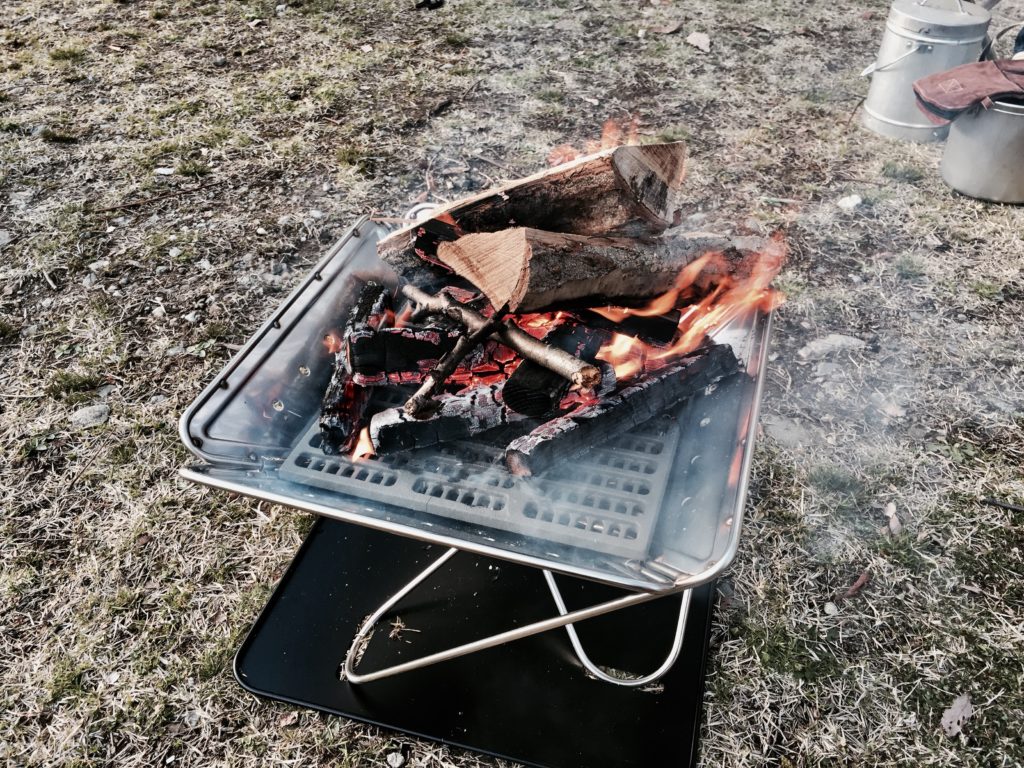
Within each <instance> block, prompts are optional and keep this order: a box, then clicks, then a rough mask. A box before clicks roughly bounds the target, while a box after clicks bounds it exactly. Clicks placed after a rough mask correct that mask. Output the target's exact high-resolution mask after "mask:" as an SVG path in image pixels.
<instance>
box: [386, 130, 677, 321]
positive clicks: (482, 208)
mask: <svg viewBox="0 0 1024 768" xmlns="http://www.w3.org/2000/svg"><path fill="white" fill-rule="evenodd" d="M685 159H686V149H685V146H684V145H683V143H682V142H673V143H669V144H647V145H644V146H626V147H616V148H614V149H608V150H604V151H602V152H598V153H596V154H593V155H586V156H584V157H581V158H579V159H578V160H575V161H573V162H570V163H566V164H564V165H559V166H557V167H555V168H550V169H548V170H545V171H542V172H540V173H537V174H534V175H533V176H528V177H526V178H524V179H520V180H518V181H513V182H510V183H508V184H506V185H504V186H502V187H498V188H496V189H491V190H488V191H486V192H482V193H480V194H478V195H474V196H473V197H469V198H466V199H465V200H459V201H457V202H454V203H452V204H450V205H446V206H444V207H442V208H440V209H438V210H437V211H435V212H434V213H433V215H432V216H431V217H430V218H429V219H427V220H425V221H422V222H417V223H416V224H412V225H410V226H407V227H405V228H403V229H400V230H398V231H397V232H395V233H393V234H392V235H389V236H388V237H386V238H385V239H383V240H381V241H380V243H379V244H378V246H377V253H378V255H379V256H380V257H381V259H382V260H383V261H384V262H385V263H387V264H388V265H389V266H390V267H392V268H393V269H394V270H395V271H396V272H397V273H398V274H399V275H400V276H402V277H404V278H406V279H408V280H409V281H410V282H413V283H416V284H417V285H419V286H420V287H422V288H424V289H428V290H429V289H430V288H432V287H433V285H432V284H431V281H430V280H429V279H428V278H429V272H430V270H429V268H428V267H427V265H426V264H425V262H424V260H426V261H427V262H430V261H433V260H434V256H435V253H436V247H437V243H438V242H439V241H444V240H454V239H456V238H458V237H459V236H460V235H462V234H465V233H475V232H496V231H498V230H502V229H506V228H508V227H515V226H519V227H534V228H536V229H542V230H547V231H550V232H571V233H574V234H577V235H612V236H623V237H644V236H650V235H655V234H657V233H659V232H662V231H664V230H665V229H667V228H668V227H672V226H677V225H678V224H679V223H680V221H681V218H682V212H681V208H682V203H681V198H682V192H681V188H682V182H683V177H684V164H685ZM417 273H419V277H418V278H417V276H416V275H417ZM424 273H427V274H424ZM499 306H500V305H499Z"/></svg>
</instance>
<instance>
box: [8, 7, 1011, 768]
mask: <svg viewBox="0 0 1024 768" xmlns="http://www.w3.org/2000/svg"><path fill="white" fill-rule="evenodd" d="M411 6H412V3H411V1H409V0H405V1H403V2H400V3H399V2H390V1H388V0H384V1H382V2H377V3H371V4H360V3H355V2H348V1H347V0H337V1H335V0H303V1H302V2H295V1H294V0H292V2H288V3H287V7H286V8H285V9H284V10H283V12H280V13H278V12H277V11H276V7H277V3H275V2H269V1H267V0H225V1H224V2H213V0H160V1H152V0H138V1H137V2H128V1H127V0H126V1H124V2H112V1H110V2H108V1H105V0H103V1H99V0H97V1H95V2H89V1H87V0H74V1H73V0H63V1H60V0H46V1H45V2H44V0H9V1H8V2H5V3H3V4H2V7H0V36H2V44H3V47H2V49H0V50H2V54H0V230H3V231H4V232H7V233H9V235H10V237H11V238H12V242H11V243H10V244H8V245H6V246H3V247H2V250H0V440H2V443H3V446H4V448H3V458H2V461H0V498H2V500H3V501H2V503H3V514H2V519H0V526H2V530H0V559H2V568H3V571H2V577H0V713H2V714H0V757H2V758H3V759H4V760H5V762H6V763H7V764H8V765H12V766H15V765H17V766H24V765H56V764H61V765H68V766H72V765H74V766H93V765H118V766H132V765H154V764H156V763H157V762H161V763H167V762H168V761H169V760H170V758H172V757H173V758H175V760H176V762H174V764H175V765H178V764H185V765H238V766H250V765H268V764H271V765H278V764H292V763H296V764H298V763H303V764H331V765H339V766H356V765H359V766H362V765H383V764H384V755H386V753H387V752H389V751H391V750H393V749H394V748H395V747H396V745H398V744H399V743H400V742H401V743H403V744H406V745H408V747H409V750H410V764H413V765H421V766H435V765H436V766H444V765H458V766H471V765H486V764H492V763H491V762H489V761H482V760H481V761H478V760H477V759H476V758H473V757H471V756H466V755H463V754H455V753H452V752H450V751H448V750H444V749H440V748H437V747H434V746H432V745H430V744H426V743H421V742H414V741H411V740H408V739H399V737H396V736H393V735H390V734H382V733H379V732H377V731H375V730H374V729H371V728H366V727H363V726H360V725H356V724H353V723H349V722H346V721H342V720H339V719H326V718H322V717H320V716H317V715H314V714H310V713H303V714H302V715H301V716H300V717H299V719H298V722H297V723H296V724H294V726H291V727H285V726H286V725H290V724H289V723H288V721H284V720H282V719H281V718H282V715H284V714H285V713H286V711H287V710H286V709H285V708H282V707H276V706H271V705H267V704H264V703H261V702H257V701H255V700H253V699H251V698H250V697H249V696H248V695H247V694H245V693H243V692H242V691H241V689H240V688H239V687H238V686H237V685H236V684H235V683H234V682H233V680H232V678H231V675H230V671H229V662H230V658H231V654H232V652H233V650H234V648H235V647H236V646H237V644H238V642H239V639H240V635H241V633H242V632H243V631H244V629H245V628H246V627H247V626H248V624H249V622H250V621H251V620H252V619H253V617H254V616H255V614H256V612H257V611H258V609H259V607H260V606H261V604H262V601H263V600H264V599H265V597H266V596H267V594H268V590H269V588H270V586H271V585H272V584H273V582H274V580H275V579H276V578H277V577H278V576H279V575H280V573H281V571H282V569H283V567H284V566H285V565H286V564H287V562H288V561H289V559H290V558H291V556H292V554H293V553H294V551H295V549H296V547H297V546H298V544H299V541H300V539H301V534H302V532H303V530H305V527H306V524H307V523H306V520H305V519H304V518H303V517H302V516H300V515H296V514H293V513H291V512H288V511H285V510H282V509H278V508H274V507H269V506H266V505H257V504H253V503H249V502H247V501H244V500H242V499H232V498H227V497H225V496H224V495H222V494H213V493H206V492H204V491H202V490H199V489H197V488H194V487H190V486H188V485H185V484H184V483H182V482H181V481H180V480H178V479H177V477H176V475H175V470H176V469H177V468H178V467H179V466H181V465H182V464H183V463H185V462H186V461H187V455H186V452H185V450H184V449H183V448H182V447H181V446H180V445H179V442H178V438H177V434H176V426H175V422H176V417H177V415H178V414H179V413H180V411H181V410H182V409H183V408H184V407H185V405H186V404H187V403H188V402H189V401H190V400H191V399H192V398H193V397H194V396H195V395H196V393H198V391H199V389H200V388H201V386H202V385H203V383H204V382H206V381H207V380H208V379H209V378H210V377H211V376H212V375H213V373H214V372H215V371H216V370H217V369H218V367H219V366H221V365H222V364H223V363H224V361H225V359H226V358H227V356H228V355H229V353H230V347H229V346H228V345H231V344H237V343H239V342H241V341H242V340H243V339H244V338H245V337H246V335H247V334H248V333H249V332H250V331H251V330H252V329H253V328H254V327H255V326H256V325H257V324H258V322H259V321H260V319H261V318H262V317H264V316H265V315H266V314H267V312H268V308H269V307H270V306H271V305H273V304H274V303H275V302H276V301H278V300H279V299H280V298H281V296H282V295H283V292H284V291H286V290H287V288H288V287H289V286H290V285H292V284H293V283H294V281H295V280H296V279H297V278H298V277H299V276H300V275H301V274H302V273H303V271H304V270H305V269H306V268H307V267H308V266H309V265H310V264H311V263H312V262H313V261H314V260H315V258H316V256H317V253H318V251H319V249H320V248H321V246H322V244H323V243H326V242H329V241H330V240H331V239H332V238H333V237H334V236H335V235H336V234H338V233H339V232H340V231H341V230H342V229H344V228H345V227H346V226H347V225H348V224H349V223H351V221H352V219H353V217H354V216H355V215H356V214H357V213H359V212H364V211H368V210H371V209H380V210H382V211H384V212H385V213H389V214H394V213H397V212H400V211H401V210H403V209H404V208H405V207H406V206H407V205H408V204H409V203H410V202H411V201H412V200H413V199H414V198H416V197H417V196H419V195H424V194H429V195H430V196H431V197H432V199H443V198H448V197H454V196H457V195H461V194H464V193H465V192H467V191H470V190H472V189H476V188H479V187H482V186H486V185H489V184H491V183H492V182H493V181H495V180H496V179H497V178H501V177H508V176H512V175H516V174H518V173H520V172H525V171H529V170H533V169H535V168H537V167H539V166H540V165H541V164H542V162H543V156H544V154H545V152H546V150H547V148H549V147H550V146H552V145H554V144H557V143H560V142H563V141H566V140H581V139H584V138H589V137H590V136H591V135H592V133H593V131H594V129H595V126H597V125H599V124H600V122H601V121H602V120H603V119H604V118H606V117H608V116H609V115H612V116H616V115H625V114H628V113H635V114H639V115H641V116H642V117H643V118H644V123H643V131H644V132H645V133H646V134H647V135H654V134H659V133H662V134H665V135H669V136H672V137H686V138H687V139H688V140H689V141H690V145H691V149H692V154H693V156H694V161H693V165H692V172H691V178H690V183H691V188H692V190H693V191H692V196H691V200H692V208H691V213H693V214H694V216H693V218H692V219H691V221H692V222H693V223H695V224H697V223H699V225H700V226H701V227H702V228H708V229H714V228H717V229H728V230H732V231H738V232H742V231H767V230H769V229H772V228H775V227H780V226H781V227H784V228H785V229H786V230H787V232H788V234H789V238H790V241H791V243H792V246H793V258H792V263H791V266H790V268H789V271H788V273H787V274H786V275H785V276H784V279H783V283H784V286H785V288H786V290H787V291H788V292H789V295H790V300H789V304H788V306H787V307H786V309H785V310H784V311H783V312H782V313H781V315H780V317H779V323H778V325H777V332H776V346H775V350H776V354H775V359H774V362H773V364H772V368H771V382H772V383H771V386H770V389H769V392H768V394H767V400H766V412H767V415H768V416H770V417H772V418H773V419H774V420H775V421H776V423H778V421H779V420H784V422H783V423H784V424H786V425H788V427H789V430H790V431H789V434H792V430H793V428H794V425H795V426H796V427H797V428H799V429H800V430H802V434H803V436H804V443H805V444H804V445H802V446H797V445H794V444H793V443H792V442H791V441H789V440H787V439H786V436H785V434H784V431H778V430H776V429H774V428H773V430H772V434H774V435H778V436H781V439H782V442H779V441H778V440H776V439H774V438H773V437H772V436H771V435H769V437H768V438H766V439H765V440H764V441H762V445H761V448H760V449H759V461H758V462H757V469H756V478H755V480H756V481H755V488H754V494H753V498H752V501H751V507H752V513H751V515H750V522H749V525H748V527H747V530H746V533H745V538H744V543H743V546H742V549H741V552H740V554H739V557H738V559H737V561H736V564H735V565H734V567H733V568H732V570H731V572H730V575H729V576H728V578H727V579H726V580H725V581H724V582H723V584H722V593H723V599H722V601H721V605H720V610H719V613H718V620H717V624H716V627H715V634H714V637H715V649H714V657H713V663H712V671H711V677H710V690H709V695H708V706H707V724H706V727H705V729H704V742H703V754H704V763H705V764H706V765H708V766H714V765H729V766H741V765H762V764H768V765H839V764H844V765H846V764H848V765H897V764H906V763H908V762H914V763H917V764H921V765H936V766H939V765H941V766H946V765H952V764H957V765H961V764H962V765H978V766H1003V765H1005V766H1011V765H1020V764H1022V762H1024V743H1022V736H1021V729H1020V723H1021V722H1022V721H1024V694H1022V688H1024V671H1022V666H1021V648H1022V647H1024V629H1022V616H1021V610H1022V603H1024V594H1022V587H1021V584H1022V577H1024V554H1022V549H1024V517H1022V515H1021V514H1020V513H1019V512H1013V511H1008V510H1003V509H1000V508H997V507H991V506H986V505H983V504H981V503H980V502H979V500H980V499H981V498H983V497H997V498H1001V499H1005V500H1008V501H1011V502H1015V503H1017V504H1021V503H1022V502H1024V481H1022V478H1021V465H1022V462H1024V451H1022V448H1021V445H1022V438H1024V434H1022V432H1024V383H1022V382H1024V364H1022V355H1021V351H1020V350H1021V349H1022V348H1024V338H1022V336H1024V332H1022V324H1021V322H1020V318H1021V316H1022V314H1024V282H1022V279H1021V270H1022V264H1024V244H1022V240H1021V238H1020V233H1021V232H1022V231H1024V215H1022V212H1021V211H1020V210H1019V209H1016V208H1011V207H1003V206H995V205H988V204H984V203H980V202H976V201H972V200H967V199H964V198H960V197H958V196H956V195H954V194H953V193H951V192H950V191H949V190H948V189H946V188H945V187H944V186H943V184H942V183H941V181H940V180H939V179H938V177H937V174H936V168H937V164H938V159H939V157H940V152H941V149H940V148H938V147H933V146H926V147H912V146H905V145H901V144H896V143H891V142H888V141H886V140H883V139H881V138H878V137H875V136H872V135H869V134H866V133H864V132H863V131H861V130H859V129H858V128H857V126H856V124H855V123H854V124H852V125H850V124H848V119H849V117H850V114H851V112H852V111H853V109H854V107H855V105H856V104H857V100H858V98H859V97H860V95H862V94H863V93H864V91H865V85H864V83H863V82H862V81H860V80H858V79H857V77H856V75H855V72H856V70H858V69H859V68H860V67H861V66H863V64H866V63H867V62H869V61H870V60H871V57H872V55H873V53H874V51H875V49H876V47H877V42H878V39H879V36H880V34H881V32H880V30H881V24H882V21H881V20H882V18H883V17H884V7H883V4H882V3H881V2H877V1H876V0H871V1H870V2H868V1H867V0H859V2H856V3H853V4H852V5H851V4H841V5H837V4H835V3H831V2H826V1H825V0H808V2H804V3H800V4H799V5H793V6H792V7H788V8H787V9H786V10H788V13H784V12H780V9H779V8H778V7H777V5H776V4H772V3H768V2H767V0H753V1H752V2H743V3H740V2H725V1H722V2H710V1H709V0H703V2H698V3H696V4H694V3H690V4H687V5H671V4H658V5H653V4H650V3H645V4H640V5H638V4H627V5H623V4H621V3H613V2H607V1H606V0H600V1H599V2H596V3H587V4H577V3H575V2H568V0H553V2H550V3H543V4H540V3H536V4H535V3H526V2H520V3H512V4H508V3H498V2H493V0H488V1H487V2H481V3H469V2H464V1H463V0H449V2H448V5H447V6H446V7H445V8H444V9H442V10H440V11H435V12H415V11H413V10H412V8H411ZM867 10H873V11H874V15H873V16H872V17H871V18H865V16H864V12H865V11H867ZM998 11H999V14H998V16H999V18H998V19H997V22H999V23H1000V24H1001V23H1005V22H1006V21H1007V20H1009V19H1012V18H1016V17H1024V8H1022V6H1021V3H1020V2H1013V1H1011V0H1006V2H1004V3H1003V4H1002V5H1001V6H999V9H998ZM675 20H682V21H683V22H684V25H683V30H682V32H681V33H677V34H674V35H662V34H659V33H657V32H655V31H653V30H654V29H655V28H657V27H661V26H665V25H666V24H668V23H669V22H672V21H675ZM640 30H645V34H644V36H643V37H642V38H641V37H639V32H640ZM695 30H696V31H706V32H708V33H710V34H711V36H712V39H713V48H712V52H711V53H710V54H706V55H705V54H701V53H699V52H698V51H696V50H695V49H693V48H691V47H690V46H688V45H686V44H685V43H684V42H683V38H684V37H685V35H686V34H687V33H688V32H690V31H695ZM366 46H369V49H368V50H365V47H366ZM447 99H451V103H450V105H445V104H444V102H445V101H446V100H447ZM480 158H484V159H480ZM158 169H168V170H169V174H170V175H163V174H165V173H168V171H159V172H158ZM852 193H856V194H859V195H860V196H861V197H863V198H864V200H865V203H864V204H863V205H862V206H861V207H859V208H858V209H856V210H855V211H853V212H844V211H842V210H840V209H839V208H838V207H836V205H835V201H836V200H837V199H838V198H840V197H842V196H845V195H848V194H852ZM135 201H143V202H142V203H141V204H138V205H134V204H133V203H134V202H135ZM147 201H148V202H147ZM787 201H797V202H787ZM116 206H125V207H121V208H116ZM831 332H837V333H846V334H851V335H855V336H858V337H860V338H862V339H864V340H866V341H868V342H869V343H868V346H867V347H866V348H865V349H864V350H862V351H860V352H856V353H843V354H841V355H840V356H839V357H838V358H837V359H831V360H827V361H824V363H826V364H820V363H818V362H809V363H804V362H800V361H799V358H798V357H797V356H796V354H795V353H796V350H798V349H799V348H800V347H801V346H802V345H803V344H804V343H806V342H807V341H808V340H809V339H811V338H814V337H817V336H822V335H825V334H827V333H831ZM97 402H105V403H107V404H108V405H109V406H110V408H111V415H110V418H109V421H107V422H106V423H105V424H103V425H101V426H98V427H94V428H92V429H88V430H80V431H76V430H74V429H72V428H71V427H70V425H69V417H70V415H71V414H72V413H73V412H74V411H75V410H76V409H78V408H80V407H82V406H83V405H88V404H93V403H97ZM890 502H893V503H895V505H896V510H897V515H898V517H899V519H900V521H901V523H902V526H903V529H902V532H900V533H899V534H898V535H892V534H891V533H888V532H886V530H885V529H886V526H887V518H886V516H885V514H884V513H883V512H884V509H885V507H886V505H887V504H888V503H890ZM864 570H868V571H869V572H870V574H871V580H870V582H869V584H868V585H867V586H866V587H864V588H863V590H861V591H860V593H859V594H857V595H856V596H855V597H852V598H850V599H846V600H844V599H840V598H839V597H837V595H841V594H842V593H843V592H845V591H846V590H847V588H848V587H849V586H850V585H851V584H852V583H853V582H854V581H855V580H856V579H857V577H858V575H859V574H861V573H862V572H863V571H864ZM962 692H969V693H971V695H972V698H973V701H974V704H975V707H976V714H975V715H974V717H973V718H972V719H971V720H970V721H969V722H968V724H967V726H966V727H965V732H964V734H963V735H962V736H960V737H957V738H948V737H946V736H944V735H942V733H941V731H940V730H939V719H940V717H941V714H942V711H943V709H944V708H945V707H947V706H948V705H949V704H950V703H951V702H952V700H953V698H954V697H955V696H957V695H958V694H960V693H962Z"/></svg>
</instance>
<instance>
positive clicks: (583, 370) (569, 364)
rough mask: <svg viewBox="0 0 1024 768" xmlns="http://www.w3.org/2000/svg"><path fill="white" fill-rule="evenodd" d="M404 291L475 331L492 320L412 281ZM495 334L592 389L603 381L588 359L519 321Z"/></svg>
mask: <svg viewBox="0 0 1024 768" xmlns="http://www.w3.org/2000/svg"><path fill="white" fill-rule="evenodd" d="M402 293H404V294H405V296H406V297H407V298H408V299H409V300H410V301H413V302H415V303H416V304H417V306H419V307H420V308H423V309H426V310H430V311H434V312H438V313H443V314H446V315H448V316H449V317H452V318H453V319H456V320H457V321H458V322H459V323H460V324H462V325H464V326H465V327H466V328H469V329H470V330H471V331H475V330H477V329H479V328H481V327H483V326H484V325H485V324H486V323H487V322H488V320H487V318H486V317H484V316H483V315H481V314H480V313H478V312H474V311H473V310H472V309H469V308H468V307H466V306H465V305H463V304H460V303H459V302H457V301H454V300H453V299H451V298H449V297H448V296H444V295H438V296H430V295H428V294H426V293H424V292H423V291H421V290H419V289H418V288H416V287H415V286H412V285H406V286H404V287H403V288H402ZM494 337H495V338H496V339H497V340H499V341H500V342H501V343H502V344H504V345H505V346H507V347H509V348H511V349H514V350H515V351H516V352H518V353H519V354H520V355H522V356H523V357H524V358H526V359H527V360H533V361H534V362H535V363H538V364H540V365H543V366H544V367H545V368H548V369H550V370H552V371H554V372H555V373H557V374H558V375H559V376H563V377H564V378H566V379H568V380H569V381H571V382H572V383H573V384H576V385H578V386H581V387H583V388H585V389H589V388H593V387H596V386H597V385H598V384H600V383H601V372H600V370H598V369H597V368H596V367H595V366H593V365H590V364H589V363H585V362H583V361H582V360H579V359H578V358H575V357H573V356H572V355H570V354H568V353H567V352H563V351H562V350H560V349H555V348H552V347H549V346H547V345H546V344H544V343H542V342H540V341H537V339H535V338H533V337H532V336H531V335H530V334H528V333H526V332H525V331H523V330H522V329H520V328H518V327H516V326H515V325H512V324H503V325H501V326H499V328H498V330H497V331H495V333H494Z"/></svg>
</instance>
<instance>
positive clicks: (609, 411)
mask: <svg viewBox="0 0 1024 768" xmlns="http://www.w3.org/2000/svg"><path fill="white" fill-rule="evenodd" d="M738 367H739V365H738V362H737V360H736V356H735V355H734V354H733V352H732V348H731V347H729V346H727V345H724V344H716V345H714V346H710V347H703V348H701V349H698V350H697V351H695V352H692V353H690V354H689V355H686V356H685V357H682V358H680V359H679V360H678V361H676V362H675V363H674V364H673V365H672V366H670V367H668V368H664V369H662V370H660V371H657V372H655V373H653V374H651V375H649V376H646V377H644V378H642V379H639V380H637V381H635V382H634V383H632V384H630V385H629V386H627V387H625V388H624V389H622V390H620V391H619V392H617V393H616V394H614V395H610V396H608V397H606V398H603V399H602V400H600V401H598V402H596V403H592V404H590V405H583V406H580V407H579V408H577V409H576V410H574V411H572V412H570V413H568V414H566V415H565V416H561V417H559V418H556V419H552V420H551V421H548V422H546V423H544V424H542V425H540V426H539V427H537V428H536V429H534V430H533V431H532V432H530V433H529V434H527V435H523V436H522V437H519V438H517V439H515V440H513V441H512V442H511V443H509V445H508V447H507V448H506V449H505V463H506V464H507V465H508V468H509V471H510V472H511V473H512V474H514V475H522V476H529V475H535V474H538V473H540V472H543V471H544V470H545V469H547V468H548V467H550V466H552V465H553V464H555V463H557V462H559V461H565V460H568V459H572V458H575V457H577V456H579V455H581V454H583V453H585V452H586V451H587V450H588V449H590V448H593V447H594V446H597V445H601V444H602V443H603V442H604V441H605V440H607V439H608V438H610V437H612V436H613V435H617V434H620V433H622V432H624V431H626V430H628V429H632V428H633V427H636V426H639V425H640V424H643V423H644V422H646V421H648V420H649V419H651V418H653V417H654V416H656V415H657V414H658V413H660V412H661V411H664V410H665V409H666V408H669V407H671V406H673V405H675V404H676V403H678V402H679V401H681V400H683V399H685V398H687V397H690V396H691V395H694V394H696V393H697V392H699V391H701V390H702V389H704V388H705V387H707V386H708V385H709V384H712V383H714V382H716V381H718V380H719V379H721V378H723V377H725V376H727V375H729V374H731V373H734V372H736V371H737V370H738Z"/></svg>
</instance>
